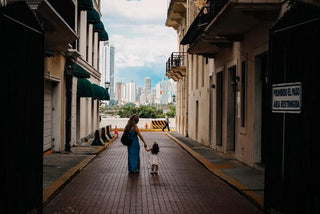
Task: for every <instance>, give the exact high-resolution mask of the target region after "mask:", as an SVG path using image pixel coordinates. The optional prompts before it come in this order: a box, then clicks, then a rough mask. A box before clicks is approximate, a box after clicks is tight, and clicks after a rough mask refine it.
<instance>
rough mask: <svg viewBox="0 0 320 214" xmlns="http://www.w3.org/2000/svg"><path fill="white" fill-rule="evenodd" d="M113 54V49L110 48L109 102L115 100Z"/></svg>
mask: <svg viewBox="0 0 320 214" xmlns="http://www.w3.org/2000/svg"><path fill="white" fill-rule="evenodd" d="M114 54H115V47H113V46H111V47H110V89H109V93H110V101H112V100H114V99H115V87H114V86H115V85H114Z"/></svg>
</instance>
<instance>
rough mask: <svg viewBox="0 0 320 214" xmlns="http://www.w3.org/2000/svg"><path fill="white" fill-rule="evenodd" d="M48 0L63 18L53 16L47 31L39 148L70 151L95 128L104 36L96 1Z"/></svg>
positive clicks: (98, 4) (98, 3)
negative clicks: (60, 0) (41, 143)
mask: <svg viewBox="0 0 320 214" xmlns="http://www.w3.org/2000/svg"><path fill="white" fill-rule="evenodd" d="M49 2H50V1H49ZM52 4H53V6H54V9H55V10H57V11H59V14H62V19H61V20H53V21H52V25H55V26H56V29H57V30H56V32H54V33H52V34H54V35H51V34H49V33H48V34H47V35H50V36H51V37H49V36H47V35H46V38H48V39H47V40H46V41H47V45H48V46H47V48H48V50H50V51H51V55H49V56H48V57H47V58H46V59H45V71H44V72H45V84H44V147H43V150H44V151H47V150H53V151H56V152H57V151H63V150H67V151H69V150H70V147H72V146H73V145H75V144H76V143H77V142H80V141H82V140H84V139H86V138H88V137H90V136H92V135H93V133H94V131H95V130H96V129H97V128H98V127H99V120H98V112H99V110H98V108H99V100H101V99H106V98H101V95H100V93H99V92H100V91H101V90H104V89H103V88H102V89H101V87H100V86H99V85H100V78H101V73H100V72H99V70H98V64H99V41H105V40H108V35H107V33H106V31H105V29H104V26H103V24H102V22H101V21H100V17H101V14H100V0H79V1H76V2H75V1H67V2H66V3H61V4H60V3H58V2H55V1H54V2H52ZM50 39H51V40H52V41H51V40H50ZM56 40H59V41H56Z"/></svg>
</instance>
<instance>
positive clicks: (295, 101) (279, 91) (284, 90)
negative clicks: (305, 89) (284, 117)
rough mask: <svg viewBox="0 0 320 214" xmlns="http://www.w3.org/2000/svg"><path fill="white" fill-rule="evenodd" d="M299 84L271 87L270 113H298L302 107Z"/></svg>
mask: <svg viewBox="0 0 320 214" xmlns="http://www.w3.org/2000/svg"><path fill="white" fill-rule="evenodd" d="M301 96H302V86H301V82H295V83H282V84H274V85H272V112H274V113H296V114H297V113H300V112H301V106H302V103H301V102H302V100H301Z"/></svg>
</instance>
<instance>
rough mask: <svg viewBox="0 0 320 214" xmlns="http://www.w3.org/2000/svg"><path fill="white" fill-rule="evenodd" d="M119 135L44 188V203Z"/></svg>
mask: <svg viewBox="0 0 320 214" xmlns="http://www.w3.org/2000/svg"><path fill="white" fill-rule="evenodd" d="M117 137H118V135H115V136H114V137H113V138H112V139H111V140H110V141H109V142H108V143H106V144H105V145H104V146H99V148H98V149H96V150H95V151H94V152H92V153H91V154H92V156H89V157H87V158H85V159H84V160H83V161H81V162H80V163H79V164H78V165H76V166H74V167H72V168H71V169H69V170H68V171H67V172H66V173H65V174H63V175H62V176H61V177H60V178H59V179H58V180H56V181H55V182H53V183H52V184H50V186H48V187H47V188H46V189H44V190H43V196H42V205H45V204H46V203H47V202H48V201H49V199H50V198H51V197H52V196H53V195H54V194H55V193H56V192H57V191H58V190H59V188H61V187H62V186H63V185H64V184H65V183H66V182H67V181H68V180H69V179H71V178H72V176H74V175H75V174H76V173H77V172H78V171H81V170H82V169H83V168H84V167H85V166H87V165H88V164H89V162H90V161H91V160H92V159H93V158H95V156H96V155H97V154H99V153H101V152H102V151H103V150H104V149H105V148H107V147H108V146H109V145H110V143H111V142H113V141H114V140H115V139H116V138H117Z"/></svg>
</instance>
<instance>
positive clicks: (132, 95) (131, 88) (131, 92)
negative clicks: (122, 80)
mask: <svg viewBox="0 0 320 214" xmlns="http://www.w3.org/2000/svg"><path fill="white" fill-rule="evenodd" d="M127 88H128V94H127V98H128V99H127V100H128V102H136V83H134V82H132V81H131V82H129V83H127Z"/></svg>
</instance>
